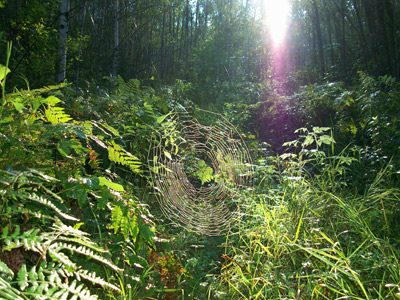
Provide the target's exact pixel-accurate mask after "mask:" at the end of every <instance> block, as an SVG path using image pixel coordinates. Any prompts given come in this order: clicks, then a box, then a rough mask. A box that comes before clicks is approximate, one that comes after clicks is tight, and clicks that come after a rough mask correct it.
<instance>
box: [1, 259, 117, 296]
mask: <svg viewBox="0 0 400 300" xmlns="http://www.w3.org/2000/svg"><path fill="white" fill-rule="evenodd" d="M54 267H55V268H54ZM60 267H61V266H60V265H55V266H54V265H53V266H51V265H50V266H48V265H46V264H45V263H42V264H41V265H40V266H39V267H36V266H33V267H32V268H31V269H30V270H29V271H28V270H27V267H26V265H23V266H22V267H21V269H20V270H19V272H18V276H17V283H18V286H19V289H20V292H19V293H20V294H22V295H24V297H25V298H26V297H29V298H34V299H49V300H59V299H70V300H73V299H85V300H86V299H98V298H97V296H96V295H92V294H91V292H90V290H89V289H88V287H86V286H85V284H83V283H80V284H79V283H78V281H77V280H76V279H75V280H73V281H72V282H71V284H68V283H67V282H68V280H66V278H67V277H64V276H62V275H61V276H60V273H59V272H57V270H58V268H60ZM92 281H94V280H92ZM98 281H99V283H102V282H101V280H98ZM10 287H11V286H10V285H8V286H7V291H9V290H10ZM110 288H111V287H110ZM4 290H6V289H4ZM3 296H4V295H3ZM5 299H10V300H11V299H15V298H12V297H5ZM18 299H23V298H18Z"/></svg>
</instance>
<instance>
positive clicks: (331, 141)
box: [319, 135, 335, 145]
mask: <svg viewBox="0 0 400 300" xmlns="http://www.w3.org/2000/svg"><path fill="white" fill-rule="evenodd" d="M319 140H320V141H321V142H322V143H324V144H326V145H331V144H334V143H335V140H334V139H333V137H331V136H329V135H322V136H320V137H319Z"/></svg>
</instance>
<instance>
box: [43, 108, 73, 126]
mask: <svg viewBox="0 0 400 300" xmlns="http://www.w3.org/2000/svg"><path fill="white" fill-rule="evenodd" d="M44 113H45V116H46V119H47V121H48V122H50V123H51V124H59V123H66V122H68V121H71V120H72V118H71V117H70V115H68V114H66V113H65V112H64V108H62V107H58V106H49V107H48V108H47V109H46V110H45V112H44Z"/></svg>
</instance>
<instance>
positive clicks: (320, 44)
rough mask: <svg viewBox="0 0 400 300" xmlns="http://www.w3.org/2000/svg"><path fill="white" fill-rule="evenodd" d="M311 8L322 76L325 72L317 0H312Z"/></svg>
mask: <svg viewBox="0 0 400 300" xmlns="http://www.w3.org/2000/svg"><path fill="white" fill-rule="evenodd" d="M312 5H313V10H314V24H315V25H314V26H315V32H316V34H317V43H318V56H319V66H320V71H321V75H322V76H324V74H325V58H324V48H323V46H322V36H321V25H320V24H321V21H320V17H319V9H318V5H317V1H316V0H313V1H312Z"/></svg>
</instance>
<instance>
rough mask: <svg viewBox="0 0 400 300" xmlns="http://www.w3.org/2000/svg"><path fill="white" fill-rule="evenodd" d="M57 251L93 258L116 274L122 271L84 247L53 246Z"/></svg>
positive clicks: (70, 245) (69, 245)
mask: <svg viewBox="0 0 400 300" xmlns="http://www.w3.org/2000/svg"><path fill="white" fill-rule="evenodd" d="M52 247H54V248H55V249H57V252H59V251H60V250H63V249H67V250H70V251H71V252H73V253H77V254H81V255H84V256H86V257H88V258H92V259H94V260H97V261H98V262H101V263H102V264H104V265H107V266H109V267H110V268H111V269H113V270H114V271H116V272H119V271H122V269H120V268H118V267H117V266H116V265H114V264H113V263H112V262H111V261H109V260H107V259H105V258H104V257H102V256H100V255H98V254H96V253H95V252H94V251H93V250H92V249H89V248H86V247H85V246H83V245H80V246H76V245H72V244H67V243H55V244H53V245H52Z"/></svg>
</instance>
